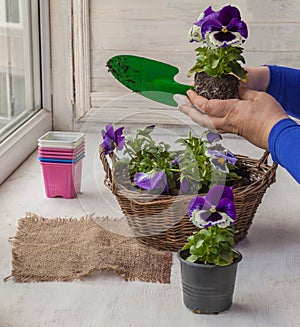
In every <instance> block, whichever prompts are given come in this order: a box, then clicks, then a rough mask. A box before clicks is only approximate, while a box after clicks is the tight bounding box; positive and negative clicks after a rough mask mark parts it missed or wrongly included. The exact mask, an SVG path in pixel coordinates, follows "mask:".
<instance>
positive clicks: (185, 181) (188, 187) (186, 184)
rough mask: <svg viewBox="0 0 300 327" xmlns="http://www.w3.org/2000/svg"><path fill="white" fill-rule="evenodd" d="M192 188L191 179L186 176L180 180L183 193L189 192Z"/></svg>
mask: <svg viewBox="0 0 300 327" xmlns="http://www.w3.org/2000/svg"><path fill="white" fill-rule="evenodd" d="M190 190H191V184H190V182H189V180H188V179H187V178H186V177H183V179H182V180H181V181H180V191H181V192H182V193H183V194H188V193H189V192H190Z"/></svg>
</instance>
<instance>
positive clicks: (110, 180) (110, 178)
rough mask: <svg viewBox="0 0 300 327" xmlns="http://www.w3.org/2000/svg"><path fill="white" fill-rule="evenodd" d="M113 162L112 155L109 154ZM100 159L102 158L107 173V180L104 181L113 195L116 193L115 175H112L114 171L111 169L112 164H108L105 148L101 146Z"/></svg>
mask: <svg viewBox="0 0 300 327" xmlns="http://www.w3.org/2000/svg"><path fill="white" fill-rule="evenodd" d="M109 156H110V158H111V160H112V162H113V161H114V159H113V157H112V155H111V153H110V154H109ZM99 157H100V160H101V162H102V165H103V169H104V171H105V179H104V184H105V185H106V186H107V187H108V188H109V189H110V190H111V192H112V193H113V194H115V193H116V186H115V184H114V182H113V174H112V171H111V168H110V164H109V163H108V161H107V157H106V154H105V150H104V148H103V146H102V145H101V144H100V146H99Z"/></svg>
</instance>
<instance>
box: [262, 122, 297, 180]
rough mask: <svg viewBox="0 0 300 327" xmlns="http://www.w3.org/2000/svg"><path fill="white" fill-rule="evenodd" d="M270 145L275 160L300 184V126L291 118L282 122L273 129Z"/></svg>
mask: <svg viewBox="0 0 300 327" xmlns="http://www.w3.org/2000/svg"><path fill="white" fill-rule="evenodd" d="M268 143H269V151H270V153H271V155H272V158H273V160H274V161H275V162H277V163H278V164H280V165H281V166H282V167H284V168H286V169H287V171H288V172H289V173H290V174H291V175H292V176H293V177H294V178H295V180H296V181H297V182H298V183H299V184H300V125H298V124H297V123H296V122H295V121H293V120H292V119H290V118H285V119H282V120H280V121H279V122H277V123H276V124H275V125H274V126H273V128H272V129H271V132H270V135H269V139H268Z"/></svg>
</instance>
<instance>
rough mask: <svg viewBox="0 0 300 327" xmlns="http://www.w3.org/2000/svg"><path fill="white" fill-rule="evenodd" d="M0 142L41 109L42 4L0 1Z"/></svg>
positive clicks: (15, 0) (18, 0) (17, 0)
mask: <svg viewBox="0 0 300 327" xmlns="http://www.w3.org/2000/svg"><path fill="white" fill-rule="evenodd" d="M0 13H2V14H0V141H1V140H3V139H4V138H5V137H7V136H8V135H9V134H10V133H12V132H13V131H14V130H15V129H16V128H18V127H19V126H20V125H21V124H22V123H23V122H24V121H26V120H27V119H28V118H30V117H31V116H32V115H33V114H34V113H36V112H37V111H38V110H39V109H40V108H41V86H40V84H41V83H40V59H39V58H40V53H39V52H40V49H39V23H38V17H39V15H38V1H37V0H36V1H34V0H31V1H30V0H0Z"/></svg>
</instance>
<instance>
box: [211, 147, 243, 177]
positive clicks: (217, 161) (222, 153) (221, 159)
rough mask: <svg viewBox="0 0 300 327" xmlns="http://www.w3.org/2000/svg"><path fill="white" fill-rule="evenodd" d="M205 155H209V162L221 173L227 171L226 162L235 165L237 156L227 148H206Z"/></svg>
mask: <svg viewBox="0 0 300 327" xmlns="http://www.w3.org/2000/svg"><path fill="white" fill-rule="evenodd" d="M206 155H207V156H208V157H210V162H211V163H212V165H213V166H214V167H215V168H216V169H217V170H218V171H221V172H223V173H228V172H229V170H228V167H227V163H230V164H231V165H233V166H234V165H235V164H236V162H237V158H236V157H235V155H234V154H233V153H232V152H230V151H229V150H227V149H224V150H217V149H208V150H207V151H206Z"/></svg>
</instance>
